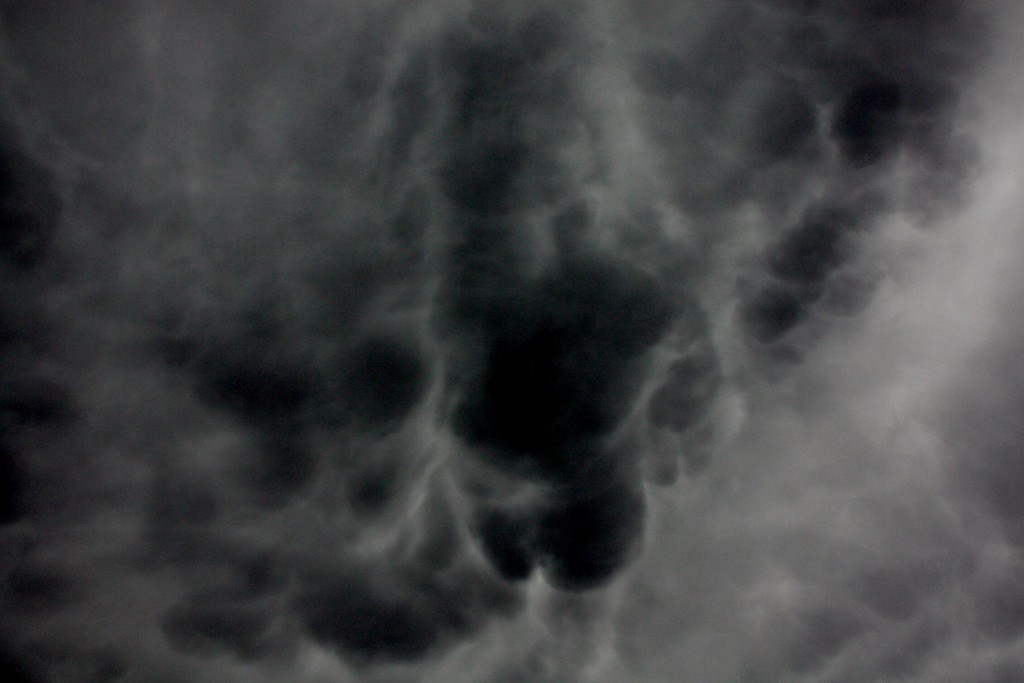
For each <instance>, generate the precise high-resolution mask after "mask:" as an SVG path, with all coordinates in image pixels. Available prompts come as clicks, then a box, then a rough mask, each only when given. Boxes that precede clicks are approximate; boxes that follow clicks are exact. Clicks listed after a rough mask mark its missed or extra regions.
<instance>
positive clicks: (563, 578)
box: [537, 481, 644, 590]
mask: <svg viewBox="0 0 1024 683" xmlns="http://www.w3.org/2000/svg"><path fill="white" fill-rule="evenodd" d="M603 485H604V486H607V488H606V489H605V490H599V491H587V492H576V491H571V490H569V491H566V490H558V489H556V490H555V496H556V501H555V502H553V503H552V504H551V506H550V508H548V509H546V510H545V511H544V512H543V514H542V515H541V517H540V523H539V531H538V539H537V547H538V552H539V555H540V562H541V565H542V566H543V567H544V569H545V570H546V572H547V577H548V579H549V580H550V581H551V583H553V584H554V585H555V586H559V587H561V588H566V589H569V590H580V589H588V588H593V587H596V586H599V585H601V584H603V583H605V582H606V581H607V580H608V579H609V578H610V577H611V576H612V575H613V574H615V572H617V571H618V570H619V569H620V568H621V567H622V565H623V564H624V563H625V562H626V560H627V559H628V557H629V555H630V553H631V552H632V551H633V550H634V549H635V548H636V545H637V542H638V538H639V535H640V532H641V530H642V527H643V517H644V500H643V495H642V493H641V492H640V491H639V490H633V487H632V486H631V485H629V484H625V483H619V482H615V481H613V482H612V483H611V484H603Z"/></svg>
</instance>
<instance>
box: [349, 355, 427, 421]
mask: <svg viewBox="0 0 1024 683" xmlns="http://www.w3.org/2000/svg"><path fill="white" fill-rule="evenodd" d="M425 375H426V368H424V367H423V361H422V360H421V359H420V356H419V354H418V353H417V352H416V350H415V349H413V348H410V347H409V346H407V345H404V344H402V343H401V342H400V341H398V340H397V339H373V338H371V339H367V340H365V341H363V342H361V343H360V344H359V345H358V346H356V347H355V348H353V349H351V350H350V351H348V353H347V354H346V357H345V358H344V359H343V361H342V368H341V376H342V378H341V385H342V387H343V389H344V392H345V394H346V403H347V405H348V412H350V413H351V414H352V415H353V417H354V419H355V421H356V422H358V423H360V424H365V425H367V426H371V427H373V426H379V425H384V424H387V423H390V422H394V421H395V420H398V419H401V418H402V417H404V416H405V415H406V414H407V413H408V412H409V410H411V409H412V407H413V406H414V405H415V404H416V403H417V401H418V400H419V398H420V396H421V395H422V393H423V390H424V388H425V386H426V377H425Z"/></svg>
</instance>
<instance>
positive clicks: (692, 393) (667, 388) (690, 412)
mask: <svg viewBox="0 0 1024 683" xmlns="http://www.w3.org/2000/svg"><path fill="white" fill-rule="evenodd" d="M667 375H668V378H667V379H666V380H665V383H664V384H662V385H661V386H660V387H658V388H657V389H656V390H655V391H654V393H653V394H652V395H651V398H650V402H649V403H648V405H647V417H648V420H650V422H651V424H653V425H655V426H658V427H666V428H668V429H671V430H673V431H677V432H684V431H686V430H688V429H690V428H691V427H693V426H694V425H695V424H696V423H697V422H698V421H699V420H700V419H701V418H702V417H703V416H704V415H705V414H706V413H707V411H708V410H709V408H710V403H711V401H712V400H713V399H714V398H715V395H716V394H717V393H718V390H719V388H720V386H721V384H722V369H721V365H720V364H719V361H718V358H717V357H715V356H714V355H713V352H712V350H711V349H709V348H707V347H700V348H699V349H697V350H696V351H695V352H693V353H691V354H688V355H686V356H684V357H683V358H680V359H679V360H677V361H675V362H673V363H672V364H671V365H670V366H669V367H668V370H667Z"/></svg>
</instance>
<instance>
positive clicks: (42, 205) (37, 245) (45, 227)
mask: <svg viewBox="0 0 1024 683" xmlns="http://www.w3.org/2000/svg"><path fill="white" fill-rule="evenodd" d="M5 137H6V136H5ZM0 144H3V147H0V225H2V226H3V230H2V231H0V262H2V263H5V264H7V265H8V266H13V267H14V268H16V269H18V270H26V269H29V268H32V267H33V266H36V265H39V263H40V262H41V261H42V260H43V259H44V258H45V257H46V256H47V254H48V251H49V250H50V248H51V245H52V244H53V241H54V238H55V236H56V232H57V222H58V220H59V217H60V210H61V202H60V198H59V197H58V196H57V193H56V191H55V183H54V180H53V178H52V176H51V175H50V173H48V172H47V171H46V170H45V169H44V168H43V167H41V166H39V165H38V164H35V163H33V162H32V161H31V160H30V159H28V158H27V157H26V156H25V155H24V154H22V153H19V152H18V151H17V150H15V149H13V148H12V146H11V145H10V144H9V143H8V142H7V141H4V142H3V143H0Z"/></svg>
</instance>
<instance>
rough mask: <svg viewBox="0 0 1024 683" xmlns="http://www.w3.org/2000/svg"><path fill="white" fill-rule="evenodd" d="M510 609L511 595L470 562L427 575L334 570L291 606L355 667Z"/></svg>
mask: <svg viewBox="0 0 1024 683" xmlns="http://www.w3.org/2000/svg"><path fill="white" fill-rule="evenodd" d="M396 579H397V583H393V582H394V581H395V580H396ZM403 579H404V580H403ZM410 579H411V581H410ZM518 607H519V598H518V595H517V593H515V592H514V591H512V590H511V589H509V588H508V587H507V586H505V585H504V583H503V582H501V581H499V580H497V579H496V578H494V577H493V576H490V575H488V574H486V573H480V572H479V571H478V570H476V569H474V568H472V567H453V568H450V569H449V570H448V572H446V573H445V574H441V575H437V574H435V575H433V576H432V577H430V578H428V577H427V576H423V577H416V576H415V575H412V576H406V577H400V576H399V577H395V576H392V577H384V576H380V577H377V578H376V579H374V578H371V577H370V576H369V575H366V576H353V575H348V576H346V575H345V574H344V573H342V574H339V575H336V576H334V577H331V578H327V579H317V580H313V581H312V582H311V585H310V587H309V588H308V589H307V590H306V591H304V592H303V594H302V595H300V596H299V598H298V600H297V603H296V609H297V610H298V613H299V614H300V617H301V619H302V621H303V623H304V624H305V626H306V628H308V629H309V631H310V633H311V634H312V635H313V636H314V637H315V638H317V639H318V640H320V641H322V642H324V643H325V644H328V645H330V646H332V647H336V648H338V649H340V650H341V651H342V652H344V653H346V654H347V655H348V656H350V657H352V658H353V659H354V660H355V661H356V662H358V663H362V664H370V663H374V662H378V661H381V660H397V661H409V660H415V659H418V658H421V657H424V656H426V655H428V654H430V653H431V652H434V651H436V650H437V649H438V648H440V647H442V646H444V645H446V644H450V643H451V642H453V641H456V640H459V639H461V638H464V637H465V636H466V635H468V634H469V633H472V632H473V631H475V630H476V629H478V628H480V627H481V626H482V625H483V623H485V622H486V621H487V620H488V619H489V618H490V617H491V616H492V615H505V616H509V615H511V614H513V613H514V612H515V611H517V609H518Z"/></svg>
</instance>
